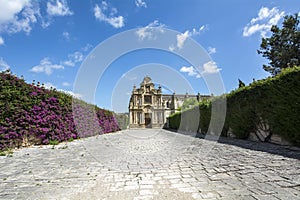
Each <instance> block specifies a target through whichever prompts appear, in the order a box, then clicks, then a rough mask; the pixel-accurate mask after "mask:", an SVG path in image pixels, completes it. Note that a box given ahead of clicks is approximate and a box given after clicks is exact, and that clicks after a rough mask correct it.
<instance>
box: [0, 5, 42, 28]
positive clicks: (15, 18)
mask: <svg viewBox="0 0 300 200" xmlns="http://www.w3.org/2000/svg"><path fill="white" fill-rule="evenodd" d="M0 5H1V6H0V32H7V33H17V32H20V31H24V32H25V33H26V34H29V33H30V31H31V29H32V25H33V24H35V23H36V22H37V17H38V16H40V9H39V7H38V4H37V3H34V2H32V1H29V0H9V1H8V0H0Z"/></svg>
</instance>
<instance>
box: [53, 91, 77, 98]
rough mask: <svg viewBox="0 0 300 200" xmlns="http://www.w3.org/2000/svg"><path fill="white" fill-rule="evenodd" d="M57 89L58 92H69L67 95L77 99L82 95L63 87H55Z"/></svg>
mask: <svg viewBox="0 0 300 200" xmlns="http://www.w3.org/2000/svg"><path fill="white" fill-rule="evenodd" d="M57 90H58V91H60V92H63V93H66V94H69V95H71V96H72V97H75V98H77V99H80V98H82V95H81V94H79V93H74V92H73V91H69V90H63V89H57Z"/></svg>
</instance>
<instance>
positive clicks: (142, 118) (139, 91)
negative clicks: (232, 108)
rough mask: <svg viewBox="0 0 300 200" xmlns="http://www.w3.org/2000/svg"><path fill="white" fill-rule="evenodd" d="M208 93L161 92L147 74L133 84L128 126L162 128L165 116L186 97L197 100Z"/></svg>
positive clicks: (165, 119) (172, 111) (165, 120)
mask: <svg viewBox="0 0 300 200" xmlns="http://www.w3.org/2000/svg"><path fill="white" fill-rule="evenodd" d="M209 97H210V96H208V95H200V94H199V93H198V95H189V94H183V95H182V94H175V93H173V94H163V93H162V89H161V87H160V86H159V87H158V89H156V88H155V86H154V83H153V82H152V80H151V78H150V77H149V76H146V77H145V78H144V80H143V81H142V83H141V84H140V87H139V88H137V87H136V86H133V90H132V94H131V98H130V101H129V128H162V127H163V126H164V125H165V123H166V122H167V117H168V116H169V115H170V114H172V113H175V112H177V111H179V110H178V108H179V107H181V106H182V104H183V102H184V101H185V100H186V99H187V98H196V99H197V100H198V101H201V100H203V99H207V98H209Z"/></svg>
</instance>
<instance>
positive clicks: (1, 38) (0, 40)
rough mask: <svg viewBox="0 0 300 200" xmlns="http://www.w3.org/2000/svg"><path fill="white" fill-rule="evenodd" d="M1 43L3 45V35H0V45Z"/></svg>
mask: <svg viewBox="0 0 300 200" xmlns="http://www.w3.org/2000/svg"><path fill="white" fill-rule="evenodd" d="M1 45H4V39H3V37H1V36H0V46H1Z"/></svg>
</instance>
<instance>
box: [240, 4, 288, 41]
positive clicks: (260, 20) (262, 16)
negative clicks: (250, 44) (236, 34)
mask: <svg viewBox="0 0 300 200" xmlns="http://www.w3.org/2000/svg"><path fill="white" fill-rule="evenodd" d="M283 16H284V11H282V12H280V11H279V10H278V9H277V8H276V7H274V8H272V9H269V8H267V7H262V8H261V9H260V10H259V12H258V16H257V17H256V18H252V19H251V21H250V23H248V24H247V26H245V27H244V29H243V36H244V37H248V36H251V35H253V34H255V33H257V32H260V35H261V36H262V37H266V34H267V33H268V32H269V31H270V29H271V27H272V25H277V24H278V22H279V20H280V19H281V18H282V17H283Z"/></svg>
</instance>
